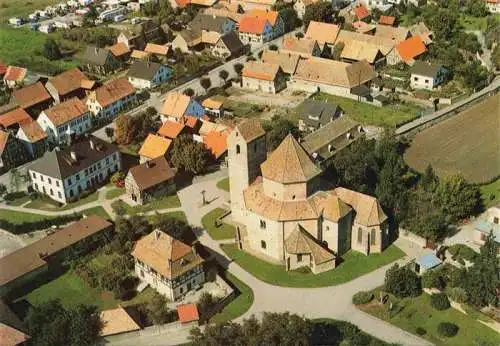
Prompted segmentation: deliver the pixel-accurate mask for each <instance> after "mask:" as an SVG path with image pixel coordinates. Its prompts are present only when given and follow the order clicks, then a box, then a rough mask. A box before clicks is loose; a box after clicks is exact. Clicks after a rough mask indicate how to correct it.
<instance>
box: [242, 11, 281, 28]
mask: <svg viewBox="0 0 500 346" xmlns="http://www.w3.org/2000/svg"><path fill="white" fill-rule="evenodd" d="M247 14H248V15H249V16H252V17H256V18H262V19H265V20H267V21H268V22H269V24H271V25H272V26H274V25H276V21H277V20H278V17H279V13H278V12H277V11H269V10H263V9H260V8H253V9H251V10H250V11H248V12H247Z"/></svg>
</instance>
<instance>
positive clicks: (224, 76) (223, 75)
mask: <svg viewBox="0 0 500 346" xmlns="http://www.w3.org/2000/svg"><path fill="white" fill-rule="evenodd" d="M228 77H229V72H227V71H226V70H220V71H219V78H220V79H222V80H223V81H224V83H226V80H227V78H228Z"/></svg>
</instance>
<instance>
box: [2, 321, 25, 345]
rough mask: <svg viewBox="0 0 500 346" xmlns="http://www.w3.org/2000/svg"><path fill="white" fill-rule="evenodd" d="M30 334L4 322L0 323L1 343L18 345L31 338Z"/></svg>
mask: <svg viewBox="0 0 500 346" xmlns="http://www.w3.org/2000/svg"><path fill="white" fill-rule="evenodd" d="M29 339H30V336H29V335H27V334H24V333H23V332H21V331H20V330H17V329H15V328H12V327H10V326H8V325H6V324H4V323H0V345H2V346H16V345H20V344H22V343H24V342H25V341H27V340H29Z"/></svg>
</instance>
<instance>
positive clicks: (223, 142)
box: [203, 131, 227, 159]
mask: <svg viewBox="0 0 500 346" xmlns="http://www.w3.org/2000/svg"><path fill="white" fill-rule="evenodd" d="M203 143H205V146H206V147H207V149H208V150H210V151H211V152H212V154H213V155H214V156H215V158H216V159H218V158H219V157H220V156H221V155H222V154H224V153H225V152H226V151H227V133H224V132H217V131H212V132H209V133H208V134H207V135H206V136H204V137H203Z"/></svg>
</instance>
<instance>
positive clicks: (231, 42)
mask: <svg viewBox="0 0 500 346" xmlns="http://www.w3.org/2000/svg"><path fill="white" fill-rule="evenodd" d="M220 40H221V41H222V42H223V43H224V45H225V46H226V47H227V49H229V51H230V52H231V53H237V52H239V51H241V50H242V49H243V47H244V45H243V42H241V40H240V37H239V36H238V34H237V33H236V31H230V32H229V33H227V34H225V35H223V36H221V37H220Z"/></svg>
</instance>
